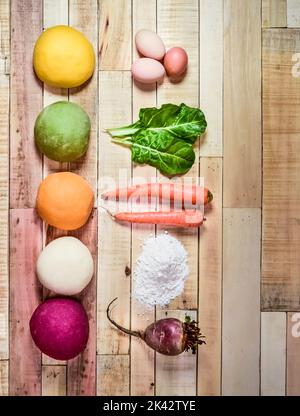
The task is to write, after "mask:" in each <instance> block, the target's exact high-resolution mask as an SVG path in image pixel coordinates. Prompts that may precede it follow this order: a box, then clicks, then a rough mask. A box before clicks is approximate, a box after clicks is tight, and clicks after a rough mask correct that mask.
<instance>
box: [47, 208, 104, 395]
mask: <svg viewBox="0 0 300 416" xmlns="http://www.w3.org/2000/svg"><path fill="white" fill-rule="evenodd" d="M97 220H98V213H97V210H96V209H94V210H93V212H92V214H91V217H90V218H89V220H88V222H87V223H86V224H85V226H83V227H82V228H80V229H79V230H75V231H69V232H66V231H62V230H58V229H56V228H53V227H48V229H47V239H46V243H47V244H49V243H50V242H51V241H53V240H55V239H56V238H59V237H62V236H65V235H71V236H73V237H76V238H78V239H79V240H80V241H81V242H82V243H83V244H85V245H86V246H87V247H88V249H89V250H90V252H91V254H92V256H93V259H94V268H95V269H94V270H95V273H94V276H93V278H92V281H91V282H90V283H89V285H88V286H87V287H86V288H85V289H84V290H83V291H82V292H81V293H79V294H78V295H76V298H77V299H78V300H79V301H80V302H81V303H82V305H83V307H84V309H85V310H86V313H87V315H88V318H89V328H90V335H89V341H88V344H87V347H86V349H85V350H84V351H83V353H82V354H80V355H79V356H78V357H76V358H74V359H73V360H69V361H68V362H67V377H68V378H67V380H68V383H67V394H68V395H69V396H75V395H76V396H81V395H84V396H92V395H95V392H96V283H97ZM45 293H46V297H50V296H51V297H53V296H55V294H54V293H52V292H51V293H49V291H48V292H47V291H45ZM43 362H44V364H51V365H53V364H54V363H55V364H59V363H62V362H61V361H60V362H59V361H53V360H51V359H50V360H49V359H47V358H44V361H43Z"/></svg>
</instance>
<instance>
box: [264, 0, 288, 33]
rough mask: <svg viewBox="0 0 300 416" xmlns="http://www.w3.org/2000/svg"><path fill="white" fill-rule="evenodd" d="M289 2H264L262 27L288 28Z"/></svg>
mask: <svg viewBox="0 0 300 416" xmlns="http://www.w3.org/2000/svg"><path fill="white" fill-rule="evenodd" d="M287 1H288V0H262V27H264V28H268V27H286V25H287Z"/></svg>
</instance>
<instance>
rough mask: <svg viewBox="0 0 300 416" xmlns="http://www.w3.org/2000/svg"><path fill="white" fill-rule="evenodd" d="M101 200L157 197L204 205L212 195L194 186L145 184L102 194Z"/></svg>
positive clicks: (204, 189) (206, 190)
mask: <svg viewBox="0 0 300 416" xmlns="http://www.w3.org/2000/svg"><path fill="white" fill-rule="evenodd" d="M101 197H102V198H103V199H113V200H116V201H119V200H125V201H127V200H128V199H129V198H140V197H158V198H159V199H161V200H163V199H165V200H166V199H167V200H169V201H170V202H173V201H178V202H182V204H193V205H195V204H197V205H203V204H204V205H206V204H208V203H209V202H211V201H212V199H213V194H212V193H211V192H210V191H209V189H207V188H203V187H201V186H196V185H186V184H180V183H146V184H142V185H135V186H130V187H128V188H117V189H115V190H114V191H107V192H104V193H103V194H102V195H101Z"/></svg>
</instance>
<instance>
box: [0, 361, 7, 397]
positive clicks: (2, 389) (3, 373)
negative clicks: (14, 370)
mask: <svg viewBox="0 0 300 416" xmlns="http://www.w3.org/2000/svg"><path fill="white" fill-rule="evenodd" d="M1 396H8V360H3V361H0V397H1Z"/></svg>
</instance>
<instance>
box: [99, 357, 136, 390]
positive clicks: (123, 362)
mask: <svg viewBox="0 0 300 416" xmlns="http://www.w3.org/2000/svg"><path fill="white" fill-rule="evenodd" d="M97 396H129V355H125V354H123V355H116V354H113V355H98V356H97Z"/></svg>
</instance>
